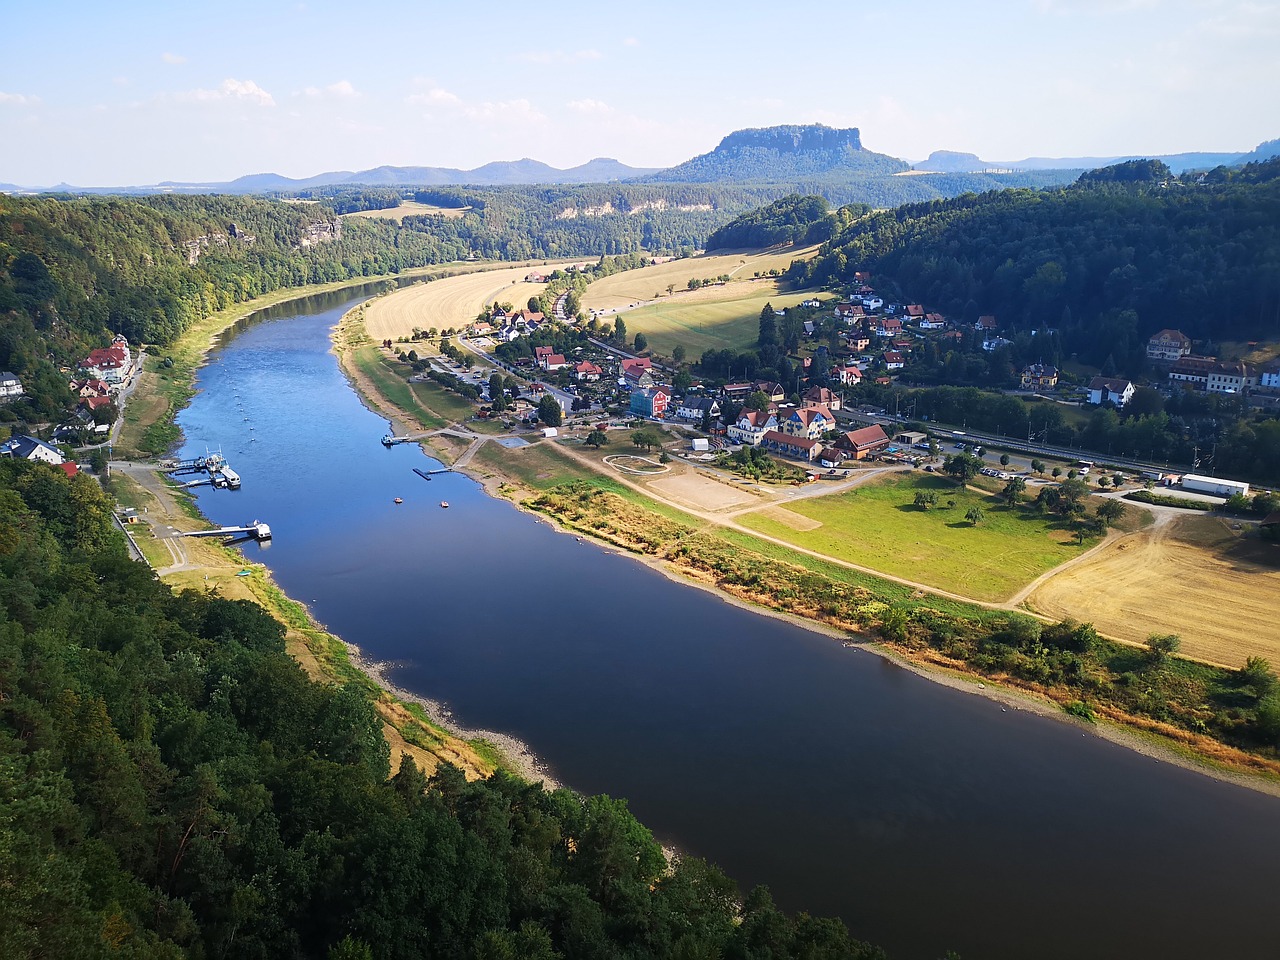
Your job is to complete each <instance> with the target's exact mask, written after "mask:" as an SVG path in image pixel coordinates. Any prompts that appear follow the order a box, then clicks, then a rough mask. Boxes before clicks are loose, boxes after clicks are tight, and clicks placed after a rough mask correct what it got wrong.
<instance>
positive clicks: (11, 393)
mask: <svg viewBox="0 0 1280 960" xmlns="http://www.w3.org/2000/svg"><path fill="white" fill-rule="evenodd" d="M20 396H22V381H21V380H19V379H18V375H17V374H16V373H10V372H9V371H8V370H6V371H4V372H3V373H0V403H5V402H8V401H9V400H12V399H13V398H14V397H20Z"/></svg>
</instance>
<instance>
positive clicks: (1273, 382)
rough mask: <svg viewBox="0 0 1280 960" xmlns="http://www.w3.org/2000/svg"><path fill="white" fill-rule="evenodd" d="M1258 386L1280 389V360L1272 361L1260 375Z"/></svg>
mask: <svg viewBox="0 0 1280 960" xmlns="http://www.w3.org/2000/svg"><path fill="white" fill-rule="evenodd" d="M1258 385H1259V386H1261V387H1273V388H1275V389H1280V360H1272V361H1271V363H1269V364H1268V365H1267V366H1265V367H1263V368H1262V370H1261V371H1259V373H1258Z"/></svg>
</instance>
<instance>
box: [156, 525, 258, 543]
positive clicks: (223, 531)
mask: <svg viewBox="0 0 1280 960" xmlns="http://www.w3.org/2000/svg"><path fill="white" fill-rule="evenodd" d="M178 535H179V536H182V537H249V538H250V539H252V540H257V541H259V542H262V541H264V540H270V539H271V527H269V526H268V525H267V524H265V523H263V522H262V521H260V520H252V521H250V522H249V523H246V524H245V525H244V526H242V527H216V528H215V529H213V530H187V531H184V532H181V533H179V534H178Z"/></svg>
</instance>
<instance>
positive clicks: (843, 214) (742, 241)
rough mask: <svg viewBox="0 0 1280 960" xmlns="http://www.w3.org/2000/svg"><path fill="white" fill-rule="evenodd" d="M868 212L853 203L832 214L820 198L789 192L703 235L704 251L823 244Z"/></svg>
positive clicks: (868, 211)
mask: <svg viewBox="0 0 1280 960" xmlns="http://www.w3.org/2000/svg"><path fill="white" fill-rule="evenodd" d="M870 212H871V208H870V207H868V206H866V205H864V204H857V203H855V204H848V205H846V206H843V207H841V208H840V209H839V210H837V211H835V212H834V213H833V212H832V211H831V206H830V204H828V203H827V201H826V199H825V198H824V197H803V196H800V195H799V194H792V195H791V196H788V197H783V198H782V199H781V200H776V201H774V202H773V203H771V204H769V205H768V206H765V207H761V208H760V209H759V210H752V211H750V212H749V213H744V214H742V215H741V216H738V217H735V218H734V219H733V220H731V221H729V222H728V223H726V224H725V225H724V226H723V227H721V228H720V229H719V230H717V231H716V232H715V233H713V234H711V236H710V237H708V238H707V250H725V249H731V248H748V247H749V248H758V247H772V246H774V245H776V244H781V243H794V244H797V245H801V246H803V245H806V244H813V243H823V242H825V241H827V240H830V239H831V237H832V236H833V235H834V234H835V233H836V231H838V230H839V229H841V228H842V227H844V226H847V225H848V224H849V223H850V222H851V221H853V220H854V219H856V218H858V217H862V216H866V215H867V214H868V213H870Z"/></svg>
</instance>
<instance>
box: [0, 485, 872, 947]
mask: <svg viewBox="0 0 1280 960" xmlns="http://www.w3.org/2000/svg"><path fill="white" fill-rule="evenodd" d="M109 515H110V508H109V505H108V503H107V501H106V500H105V498H104V497H103V495H102V493H101V491H100V490H99V488H98V487H97V484H96V482H95V481H93V480H92V479H91V478H89V477H87V476H85V475H83V474H82V475H80V476H78V477H75V478H73V479H68V478H67V477H66V475H65V474H63V473H62V472H61V471H59V470H56V469H55V468H53V467H50V466H47V465H45V464H32V463H27V462H24V461H10V460H2V461H0V543H3V545H4V547H3V549H2V550H0V623H2V624H3V628H2V629H0V890H3V896H0V955H2V956H3V957H4V958H5V960H27V958H39V957H67V958H71V957H74V958H77V960H96V958H104V960H105V958H108V957H129V958H132V960H179V958H182V957H193V958H205V957H209V958H212V957H252V958H317V960H323V958H326V957H328V958H330V960H338V958H342V960H359V958H368V960H373V958H387V960H399V958H404V960H418V958H421V957H440V958H459V960H466V958H477V960H478V958H486V960H498V958H507V957H521V958H533V960H553V958H556V957H598V958H614V957H618V958H623V957H625V958H635V960H641V958H655V960H656V958H665V957H675V956H686V957H722V958H725V960H732V958H742V960H746V958H749V957H765V956H768V957H775V958H785V957H823V958H828V957H829V958H843V957H848V958H867V960H874V958H877V957H881V956H882V955H881V954H880V952H879V951H878V950H875V949H873V948H868V947H866V946H864V945H862V944H859V943H857V942H855V941H853V940H851V939H850V938H849V935H848V932H847V931H846V930H845V928H844V927H843V926H842V925H841V924H839V923H837V922H834V921H825V920H815V919H812V918H810V917H807V916H804V915H801V916H800V917H798V918H795V919H791V918H788V917H786V916H784V915H782V914H781V913H780V912H779V911H778V910H777V909H775V908H774V906H773V904H772V902H771V900H770V898H769V896H768V894H767V893H765V892H764V891H756V892H754V893H752V894H751V895H750V896H748V897H747V898H746V900H745V902H744V901H743V900H741V899H740V898H739V896H738V893H737V891H736V889H735V887H734V885H733V883H732V882H731V881H729V880H728V879H727V878H725V877H724V876H723V875H722V874H720V873H719V872H718V871H716V870H715V869H714V868H712V867H710V866H708V865H707V864H705V863H703V862H701V861H698V860H696V859H693V858H682V859H681V860H680V861H679V862H678V863H675V864H668V862H667V861H666V858H665V856H664V855H663V852H662V849H661V847H660V846H659V845H658V844H657V843H656V842H655V841H654V839H653V837H652V835H651V834H650V833H649V831H648V830H646V829H645V828H644V827H643V826H641V825H640V824H639V823H638V822H636V820H635V818H634V817H632V816H631V814H630V813H628V811H627V808H626V805H625V803H623V802H622V801H618V800H612V799H610V798H608V797H603V796H599V797H589V798H583V797H580V796H577V795H575V794H572V793H570V792H568V791H565V790H558V791H555V792H548V791H545V790H544V789H542V788H541V787H540V786H536V785H532V786H531V785H527V784H525V783H522V782H519V781H516V780H514V779H512V778H510V777H507V776H504V775H500V774H499V775H495V776H494V777H492V778H490V779H488V780H485V781H480V782H475V783H467V782H466V781H465V780H464V779H463V777H462V775H461V774H460V773H459V772H458V771H457V770H455V769H453V768H451V767H448V766H445V767H442V768H441V769H440V770H439V771H437V772H436V773H435V775H434V776H432V777H431V778H428V777H426V776H424V775H423V773H421V772H420V771H419V770H418V769H417V768H415V767H414V766H413V765H412V763H409V764H407V765H405V766H402V767H401V768H400V769H399V771H396V772H394V775H392V773H393V771H390V770H389V769H388V756H389V751H388V748H387V745H386V743H385V741H384V740H383V738H382V734H381V723H380V721H379V718H378V715H377V713H376V712H375V711H374V709H373V707H372V705H371V704H370V702H369V701H368V699H367V694H366V692H365V690H364V689H363V688H362V687H360V686H359V685H357V684H355V683H351V684H347V685H345V686H341V687H337V686H325V685H321V684H317V683H314V682H312V681H310V680H308V679H307V677H306V675H305V674H304V673H303V671H302V669H301V668H300V667H299V666H298V665H297V663H295V662H294V661H293V660H292V659H291V658H290V657H288V656H287V655H286V654H285V652H284V631H283V628H282V627H281V626H280V625H279V624H278V623H277V622H276V621H275V620H273V619H271V618H270V617H269V616H268V615H267V614H266V613H265V612H263V611H262V610H261V609H260V608H259V607H257V606H255V605H253V604H250V603H247V602H244V601H228V600H223V599H220V598H219V597H217V596H216V594H212V593H197V592H194V591H188V592H185V593H182V594H174V593H172V592H171V591H170V590H169V588H167V587H166V586H164V585H163V584H161V583H160V582H159V581H157V580H156V579H155V578H154V577H153V576H152V574H151V571H150V569H149V568H148V567H147V566H146V565H145V564H141V563H137V562H134V561H132V560H130V559H128V557H127V555H126V553H125V549H124V545H123V541H122V539H121V538H120V536H119V535H118V534H117V533H116V532H115V531H114V530H113V529H112V527H111V525H110V519H109Z"/></svg>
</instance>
